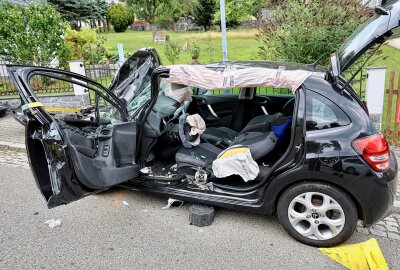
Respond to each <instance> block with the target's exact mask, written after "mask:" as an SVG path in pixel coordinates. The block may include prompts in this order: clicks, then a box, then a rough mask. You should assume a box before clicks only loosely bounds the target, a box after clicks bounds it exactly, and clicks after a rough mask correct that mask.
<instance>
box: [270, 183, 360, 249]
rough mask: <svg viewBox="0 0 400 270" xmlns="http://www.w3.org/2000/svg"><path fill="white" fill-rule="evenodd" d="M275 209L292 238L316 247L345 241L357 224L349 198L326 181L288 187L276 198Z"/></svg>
mask: <svg viewBox="0 0 400 270" xmlns="http://www.w3.org/2000/svg"><path fill="white" fill-rule="evenodd" d="M277 212H278V217H279V221H280V222H281V224H282V226H283V227H284V229H285V230H286V231H287V232H288V233H289V234H290V235H291V236H292V237H293V238H295V239H297V240H298V241H300V242H302V243H304V244H307V245H311V246H316V247H330V246H336V245H339V244H341V243H343V242H345V241H346V240H347V239H348V238H350V236H351V235H352V234H353V232H354V230H355V228H356V225H357V209H356V207H355V205H354V203H353V201H352V200H351V198H350V197H349V196H348V195H347V194H346V193H345V192H343V191H342V190H340V189H338V188H336V187H335V186H332V185H329V184H321V183H316V182H306V183H301V184H297V185H294V186H291V187H289V188H288V189H287V190H286V191H285V192H284V193H283V194H282V196H281V197H280V199H279V201H278V207H277Z"/></svg>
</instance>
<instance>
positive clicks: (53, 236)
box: [0, 166, 400, 270]
mask: <svg viewBox="0 0 400 270" xmlns="http://www.w3.org/2000/svg"><path fill="white" fill-rule="evenodd" d="M122 201H127V202H128V203H129V205H128V206H125V205H124V204H123V203H122ZM165 204H166V200H165V199H162V198H158V197H156V196H154V195H151V194H143V193H138V192H132V191H128V190H121V189H113V190H110V191H108V192H104V193H101V194H97V195H92V196H90V197H87V198H85V199H82V200H80V201H78V202H75V203H72V204H70V205H67V206H62V207H58V208H55V209H52V210H49V209H47V207H46V205H45V202H44V200H43V199H42V197H41V194H40V193H39V190H38V189H37V188H36V186H35V183H34V181H33V177H32V175H31V173H30V171H28V170H25V169H23V168H12V167H8V166H2V167H0V269H78V268H79V269H297V270H299V269H323V268H325V269H343V268H342V267H341V266H340V265H339V264H337V263H336V262H334V261H332V260H330V259H329V258H328V257H325V256H324V255H323V254H322V253H320V252H319V251H318V250H317V249H316V248H312V247H308V246H305V245H302V244H300V243H298V242H296V241H295V240H293V239H292V238H291V237H290V236H288V235H287V234H286V232H285V231H284V230H283V229H282V228H281V226H280V225H279V222H278V220H277V218H275V217H266V216H263V215H256V214H249V213H243V212H237V211H231V210H226V209H217V212H216V219H215V221H214V223H213V225H212V226H210V227H204V228H198V227H194V226H190V225H189V224H188V206H189V205H185V206H184V207H182V208H179V209H171V210H161V207H162V206H164V205H165ZM49 219H60V220H61V222H62V224H61V226H58V227H55V228H53V229H50V228H49V227H48V225H47V224H45V221H46V220H49ZM369 238H370V236H368V235H364V234H360V233H355V234H354V236H353V237H352V238H351V239H350V241H349V243H356V242H361V241H365V240H367V239H369ZM377 240H378V242H379V244H380V246H381V249H382V251H383V253H384V255H385V257H386V260H387V262H388V264H389V266H390V269H400V259H399V258H400V241H398V240H390V239H387V238H378V239H377Z"/></svg>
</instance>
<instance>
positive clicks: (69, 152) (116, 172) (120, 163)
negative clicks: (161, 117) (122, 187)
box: [7, 65, 139, 208]
mask: <svg viewBox="0 0 400 270" xmlns="http://www.w3.org/2000/svg"><path fill="white" fill-rule="evenodd" d="M7 68H8V72H9V74H10V76H11V78H12V80H13V82H14V83H15V85H16V87H17V90H18V92H19V94H20V96H21V101H22V109H23V113H24V114H25V117H26V118H27V125H26V148H27V153H28V158H29V162H30V165H31V169H32V171H33V174H34V177H35V180H36V182H37V185H38V187H39V189H40V190H41V192H42V194H43V196H44V197H45V199H46V201H47V205H48V207H49V208H52V207H56V206H58V205H62V204H67V203H70V202H72V201H75V200H78V199H80V198H82V197H84V196H87V195H89V194H91V193H93V192H97V191H100V190H104V189H107V188H109V187H112V186H114V185H118V184H120V183H123V182H126V181H128V180H131V179H133V178H135V177H137V176H138V175H139V166H138V165H137V164H136V140H137V126H136V122H135V121H128V113H127V109H126V105H125V104H124V102H123V101H121V100H120V99H118V98H117V96H116V95H115V94H114V93H113V92H111V91H109V90H108V89H106V88H104V87H103V86H102V85H100V84H99V83H97V82H94V81H91V80H90V79H88V78H86V77H84V76H81V75H78V74H75V73H71V72H67V71H63V70H58V69H51V68H43V67H24V66H14V65H10V66H8V67H7ZM54 81H58V82H61V83H65V84H68V83H69V84H74V85H78V86H80V87H83V88H84V89H85V91H86V92H89V93H90V94H89V95H83V96H82V98H88V99H89V98H90V99H91V100H94V101H95V104H96V106H95V112H94V114H93V115H92V116H91V117H90V118H89V119H87V120H85V119H84V120H81V121H67V120H65V119H64V120H60V119H57V118H56V116H54V115H51V114H50V113H49V112H48V111H46V108H45V106H44V105H43V104H42V103H41V102H40V99H39V98H38V97H37V96H36V94H35V91H34V90H35V85H36V84H35V83H37V82H41V83H43V82H47V83H50V84H51V83H52V82H54Z"/></svg>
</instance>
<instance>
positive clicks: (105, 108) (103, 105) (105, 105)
mask: <svg viewBox="0 0 400 270" xmlns="http://www.w3.org/2000/svg"><path fill="white" fill-rule="evenodd" d="M97 105H98V109H99V120H100V124H102V125H109V124H117V123H121V122H122V117H121V114H120V112H119V111H118V110H117V108H115V107H114V106H113V105H112V104H110V103H109V102H108V101H107V100H105V99H104V98H102V97H101V96H98V103H97Z"/></svg>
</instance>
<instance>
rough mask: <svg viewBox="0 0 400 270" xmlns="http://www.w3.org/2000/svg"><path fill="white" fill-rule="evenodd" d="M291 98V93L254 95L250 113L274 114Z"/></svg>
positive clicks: (254, 114) (280, 110)
mask: <svg viewBox="0 0 400 270" xmlns="http://www.w3.org/2000/svg"><path fill="white" fill-rule="evenodd" d="M292 98H293V96H292V95H256V96H255V97H254V100H253V106H252V108H253V109H252V110H253V112H252V114H253V117H255V116H257V115H262V114H265V112H264V109H265V111H266V112H267V113H268V114H274V113H278V112H282V108H283V106H284V105H285V104H286V103H287V102H288V101H289V100H291V99H292Z"/></svg>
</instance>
